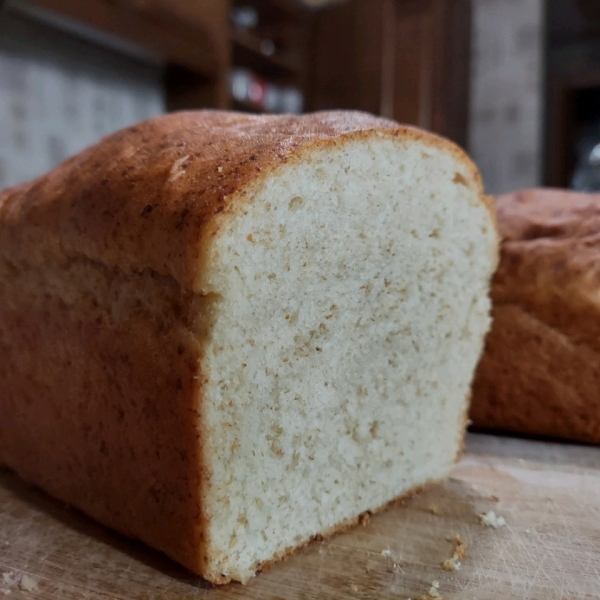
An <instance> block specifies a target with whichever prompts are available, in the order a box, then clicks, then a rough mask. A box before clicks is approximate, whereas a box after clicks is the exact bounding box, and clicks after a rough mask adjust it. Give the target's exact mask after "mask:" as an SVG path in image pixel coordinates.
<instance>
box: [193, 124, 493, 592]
mask: <svg viewBox="0 0 600 600" xmlns="http://www.w3.org/2000/svg"><path fill="white" fill-rule="evenodd" d="M467 166H468V164H465V162H464V161H459V160H457V158H456V157H455V154H453V153H451V152H448V151H447V149H446V148H444V147H441V148H438V147H436V146H435V145H431V144H428V143H424V142H421V141H412V140H411V141H410V142H408V141H407V140H403V139H402V138H394V137H392V136H382V137H380V136H377V135H375V134H373V135H370V136H364V137H363V138H362V139H358V140H357V139H355V140H350V141H347V142H345V143H340V144H338V145H337V146H332V147H327V148H320V149H310V150H306V151H305V152H304V155H303V156H301V157H300V158H298V159H297V160H295V161H292V162H290V163H288V164H285V165H283V166H281V167H279V168H278V169H277V170H276V171H275V172H274V173H273V175H272V176H271V177H269V178H268V179H266V180H263V181H262V182H260V183H259V184H258V185H256V186H255V187H253V188H251V189H249V190H246V191H245V194H246V197H245V198H244V200H243V201H240V202H238V203H237V204H236V210H235V212H234V214H233V215H227V216H226V217H224V218H223V220H222V224H221V225H220V229H219V231H218V234H217V236H216V237H215V239H214V241H213V243H212V244H211V246H210V250H209V253H208V269H207V271H206V280H205V282H204V286H205V290H204V292H205V293H211V294H214V295H215V297H216V298H218V300H217V301H216V304H215V307H214V315H213V317H214V322H213V325H212V328H211V331H210V335H209V337H208V340H207V341H206V346H205V351H204V358H203V367H202V369H201V370H202V372H203V377H204V386H203V389H202V398H201V399H199V401H198V406H199V415H200V417H199V418H200V420H201V422H202V428H203V430H204V431H205V432H206V439H205V443H204V448H203V452H202V455H203V457H204V460H205V461H206V465H205V466H206V471H207V472H209V473H210V484H209V485H208V487H207V488H206V490H203V500H204V506H205V511H206V518H207V519H206V523H207V531H206V540H207V552H206V555H207V556H208V561H207V565H206V576H207V577H208V578H209V579H210V580H211V581H220V580H228V579H230V578H233V579H236V580H241V581H246V580H247V579H248V578H249V577H251V576H252V575H253V574H254V573H255V571H256V569H257V568H258V567H259V566H260V565H261V564H263V563H264V562H267V561H271V560H273V559H274V558H276V557H280V556H283V555H284V554H285V553H287V552H289V551H290V550H291V549H293V548H294V547H297V546H298V545H300V544H302V543H304V542H305V541H306V540H308V539H310V538H311V537H312V536H315V535H317V534H321V533H324V532H329V531H332V530H335V529H336V528H338V527H340V526H341V525H343V524H345V523H349V522H351V521H352V520H354V519H356V518H357V517H358V516H359V515H360V514H361V513H363V512H364V511H372V510H376V509H378V508H380V507H382V506H384V505H385V504H386V503H388V502H390V501H391V500H393V499H395V498H397V497H399V496H402V495H404V494H407V493H409V492H411V491H412V490H415V489H416V488H418V487H419V486H422V485H423V484H426V483H428V482H432V481H436V480H439V479H441V478H444V477H445V476H447V475H448V473H449V471H450V469H451V467H452V465H453V464H454V462H455V460H456V458H457V455H458V453H459V452H460V449H461V444H462V437H463V432H464V425H465V419H466V411H467V404H468V396H469V387H470V384H471V379H472V376H473V370H474V368H475V366H476V363H477V360H478V358H479V355H480V352H481V349H482V342H483V338H484V335H485V333H486V331H487V329H488V326H489V322H490V319H489V300H488V285H489V279H490V276H491V273H492V271H493V269H494V265H495V260H496V254H495V252H496V234H495V230H494V225H493V222H492V217H491V216H490V211H489V209H488V208H487V207H486V206H485V205H484V204H483V202H482V200H481V196H480V189H479V187H478V185H479V184H478V183H477V182H476V181H474V180H473V175H472V173H471V172H469V170H468V169H467Z"/></svg>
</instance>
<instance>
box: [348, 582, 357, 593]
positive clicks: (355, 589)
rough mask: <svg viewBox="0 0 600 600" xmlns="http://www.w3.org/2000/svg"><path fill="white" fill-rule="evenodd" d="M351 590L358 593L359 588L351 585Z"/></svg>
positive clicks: (353, 584)
mask: <svg viewBox="0 0 600 600" xmlns="http://www.w3.org/2000/svg"><path fill="white" fill-rule="evenodd" d="M350 589H351V590H352V591H353V592H358V586H357V585H356V584H355V583H352V584H350Z"/></svg>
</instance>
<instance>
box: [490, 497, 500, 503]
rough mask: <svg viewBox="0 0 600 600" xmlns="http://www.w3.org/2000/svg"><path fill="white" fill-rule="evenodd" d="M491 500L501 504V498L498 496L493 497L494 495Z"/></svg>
mask: <svg viewBox="0 0 600 600" xmlns="http://www.w3.org/2000/svg"><path fill="white" fill-rule="evenodd" d="M490 500H491V501H492V502H500V498H498V496H493V495H492V496H490Z"/></svg>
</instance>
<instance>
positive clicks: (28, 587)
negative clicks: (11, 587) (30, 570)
mask: <svg viewBox="0 0 600 600" xmlns="http://www.w3.org/2000/svg"><path fill="white" fill-rule="evenodd" d="M19 587H20V588H21V589H22V590H24V591H26V592H33V590H35V589H37V581H36V580H35V579H34V578H33V577H30V576H29V575H23V577H21V581H19Z"/></svg>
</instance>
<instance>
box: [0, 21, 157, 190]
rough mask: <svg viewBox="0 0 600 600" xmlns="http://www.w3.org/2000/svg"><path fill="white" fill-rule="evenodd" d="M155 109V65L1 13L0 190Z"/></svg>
mask: <svg viewBox="0 0 600 600" xmlns="http://www.w3.org/2000/svg"><path fill="white" fill-rule="evenodd" d="M161 112H164V99H163V89H162V81H161V71H160V69H159V68H158V67H151V66H148V65H145V64H142V63H140V62H136V61H133V60H130V59H127V58H125V57H124V56H120V55H117V54H114V53H112V52H110V51H108V50H105V49H102V48H100V47H99V46H96V45H93V44H90V43H87V42H83V41H80V40H77V39H75V38H72V37H70V36H67V35H65V34H60V33H57V32H55V31H53V30H52V29H50V28H48V27H47V26H42V25H38V24H33V23H32V22H31V21H27V20H25V19H23V18H17V17H12V16H5V15H1V14H0V189H3V188H5V187H8V186H11V185H15V184H17V183H20V182H22V181H27V180H29V179H31V178H33V177H35V176H37V175H39V174H41V173H44V172H46V171H47V170H49V169H51V168H52V167H54V166H55V165H57V164H58V163H60V162H62V161H63V160H64V159H65V158H66V157H68V156H70V155H72V154H74V153H76V152H78V151H79V150H81V149H83V148H85V147H86V146H88V145H90V144H92V143H94V142H96V141H98V140H99V139H100V138H102V137H103V136H105V135H107V134H109V133H112V132H113V131H116V130H117V129H121V128H122V127H125V126H127V125H130V124H132V123H135V122H137V121H140V120H142V119H146V118H148V117H151V116H154V115H157V114H160V113H161Z"/></svg>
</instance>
